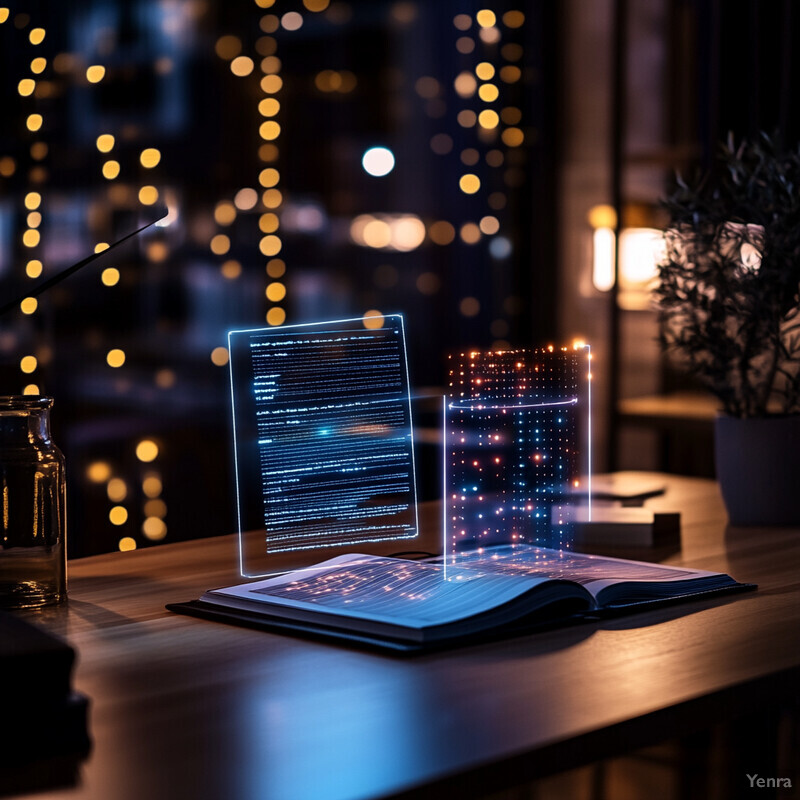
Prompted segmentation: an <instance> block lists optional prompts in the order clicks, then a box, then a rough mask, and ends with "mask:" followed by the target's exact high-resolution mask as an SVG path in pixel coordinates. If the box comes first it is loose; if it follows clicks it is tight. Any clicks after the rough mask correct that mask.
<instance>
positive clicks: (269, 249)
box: [258, 233, 283, 256]
mask: <svg viewBox="0 0 800 800" xmlns="http://www.w3.org/2000/svg"><path fill="white" fill-rule="evenodd" d="M282 246H283V243H282V242H281V239H280V237H279V236H275V234H272V233H271V234H269V235H267V236H264V237H262V239H261V241H260V242H259V245H258V249H259V250H260V251H261V252H262V253H263V254H264V255H265V256H276V255H278V253H280V251H281V247H282Z"/></svg>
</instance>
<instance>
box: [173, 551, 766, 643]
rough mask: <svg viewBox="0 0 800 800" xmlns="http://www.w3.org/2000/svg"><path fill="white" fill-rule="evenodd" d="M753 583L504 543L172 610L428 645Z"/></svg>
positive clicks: (353, 565) (356, 563) (326, 574)
mask: <svg viewBox="0 0 800 800" xmlns="http://www.w3.org/2000/svg"><path fill="white" fill-rule="evenodd" d="M745 588H751V587H748V586H747V585H745V584H740V583H737V582H736V581H735V580H733V578H731V577H730V576H728V575H724V574H721V573H717V572H703V571H700V570H694V569H686V568H682V567H680V568H679V567H670V566H662V565H659V564H648V563H643V562H639V561H627V560H623V559H617V558H605V557H600V556H592V555H583V554H579V553H573V552H571V551H564V550H549V549H546V548H542V547H534V546H530V545H504V546H500V547H495V548H487V549H482V550H476V551H474V552H472V553H464V554H461V555H459V557H458V561H457V562H456V563H446V562H445V561H444V560H443V559H441V558H438V559H428V560H426V561H409V560H406V559H400V558H389V557H386V556H367V555H359V554H348V555H343V556H338V557H336V558H332V559H330V560H328V561H324V562H322V563H320V564H317V565H316V566H314V567H309V568H307V569H303V570H299V571H297V572H292V573H287V574H284V575H279V576H276V577H270V578H267V579H265V580H260V581H256V582H253V583H246V584H240V585H238V586H229V587H226V588H222V589H213V590H211V591H208V592H206V593H205V594H204V595H203V596H202V597H201V598H200V600H197V601H194V602H193V603H183V604H176V605H172V606H169V608H171V609H172V610H174V611H178V612H182V613H188V614H194V615H196V616H203V617H211V618H215V619H220V620H225V621H231V622H239V623H241V624H250V625H256V626H258V627H266V628H277V629H283V630H293V631H303V632H306V633H315V634H317V635H322V636H333V637H336V638H346V639H349V640H353V641H357V642H361V643H364V644H372V645H379V646H382V647H388V648H394V649H399V650H420V649H426V648H428V647H432V646H441V645H445V644H451V643H455V642H460V641H465V640H471V639H475V638H482V637H487V636H496V635H497V636H499V635H503V634H505V633H509V632H511V631H519V630H520V629H533V628H534V627H536V626H538V625H541V624H543V623H557V622H562V621H564V622H566V621H568V620H572V619H575V618H578V619H579V618H581V617H586V616H590V617H591V616H597V615H601V614H604V613H613V612H616V611H619V610H620V609H626V608H636V607H642V606H646V605H650V604H653V603H661V602H665V601H670V600H677V599H681V598H688V597H694V596H697V595H701V594H707V593H710V592H722V591H733V590H736V589H745Z"/></svg>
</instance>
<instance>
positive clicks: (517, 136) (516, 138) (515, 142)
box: [501, 128, 525, 147]
mask: <svg viewBox="0 0 800 800" xmlns="http://www.w3.org/2000/svg"><path fill="white" fill-rule="evenodd" d="M501 138H502V140H503V143H504V144H506V145H507V146H508V147H519V146H520V145H521V144H522V143H523V141H525V136H524V134H523V133H522V131H521V130H520V129H519V128H506V129H505V130H504V131H503V133H502V134H501Z"/></svg>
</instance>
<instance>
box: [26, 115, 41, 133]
mask: <svg viewBox="0 0 800 800" xmlns="http://www.w3.org/2000/svg"><path fill="white" fill-rule="evenodd" d="M42 122H43V119H42V115H41V114H29V115H28V119H27V120H26V122H25V125H26V126H27V128H28V130H29V131H38V130H39V129H40V128H41V127H42Z"/></svg>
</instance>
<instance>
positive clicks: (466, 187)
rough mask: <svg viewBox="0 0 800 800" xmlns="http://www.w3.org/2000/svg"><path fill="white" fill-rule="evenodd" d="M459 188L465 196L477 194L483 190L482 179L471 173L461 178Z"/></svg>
mask: <svg viewBox="0 0 800 800" xmlns="http://www.w3.org/2000/svg"><path fill="white" fill-rule="evenodd" d="M458 187H459V189H461V191H462V192H464V194H475V192H477V191H478V189H480V188H481V179H480V178H479V177H478V176H477V175H473V174H472V173H471V172H469V173H467V174H466V175H462V176H461V178H460V179H459V181H458Z"/></svg>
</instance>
